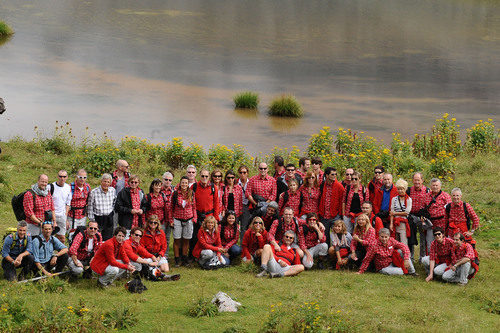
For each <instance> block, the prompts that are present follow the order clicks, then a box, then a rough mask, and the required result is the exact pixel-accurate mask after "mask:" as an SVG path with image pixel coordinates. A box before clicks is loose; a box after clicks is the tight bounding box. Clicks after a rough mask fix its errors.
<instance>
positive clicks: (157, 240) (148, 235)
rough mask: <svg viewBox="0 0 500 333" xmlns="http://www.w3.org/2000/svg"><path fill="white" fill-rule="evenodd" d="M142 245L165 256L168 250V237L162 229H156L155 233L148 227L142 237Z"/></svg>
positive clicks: (153, 252) (150, 251)
mask: <svg viewBox="0 0 500 333" xmlns="http://www.w3.org/2000/svg"><path fill="white" fill-rule="evenodd" d="M141 245H142V246H144V248H145V249H146V250H147V251H148V252H149V253H152V254H158V255H160V256H162V257H164V256H165V252H166V251H167V237H166V236H165V233H164V232H163V230H161V229H156V232H155V233H153V232H152V231H151V230H149V229H146V230H144V235H143V236H142V238H141Z"/></svg>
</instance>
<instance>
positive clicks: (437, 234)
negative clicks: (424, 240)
mask: <svg viewBox="0 0 500 333" xmlns="http://www.w3.org/2000/svg"><path fill="white" fill-rule="evenodd" d="M442 234H443V233H441V232H436V233H435V234H434V236H441V235H442Z"/></svg>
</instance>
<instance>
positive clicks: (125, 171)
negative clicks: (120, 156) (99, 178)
mask: <svg viewBox="0 0 500 333" xmlns="http://www.w3.org/2000/svg"><path fill="white" fill-rule="evenodd" d="M129 170H130V165H129V164H128V163H127V161H125V160H118V161H116V170H115V171H114V172H113V181H112V182H111V186H112V187H114V188H115V190H116V193H117V194H118V193H120V191H121V190H123V189H124V188H125V187H127V186H128V179H129V177H130V173H129Z"/></svg>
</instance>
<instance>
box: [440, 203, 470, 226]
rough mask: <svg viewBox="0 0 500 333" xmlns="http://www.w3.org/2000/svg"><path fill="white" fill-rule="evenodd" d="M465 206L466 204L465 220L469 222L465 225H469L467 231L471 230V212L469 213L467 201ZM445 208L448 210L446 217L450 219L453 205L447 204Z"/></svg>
mask: <svg viewBox="0 0 500 333" xmlns="http://www.w3.org/2000/svg"><path fill="white" fill-rule="evenodd" d="M463 204H464V214H465V219H466V220H467V222H465V223H466V224H467V229H468V230H470V217H469V212H468V211H467V205H466V203H465V201H463ZM444 208H445V210H446V216H447V217H448V218H449V217H450V211H451V204H450V203H448V204H446V206H444Z"/></svg>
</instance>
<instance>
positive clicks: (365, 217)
mask: <svg viewBox="0 0 500 333" xmlns="http://www.w3.org/2000/svg"><path fill="white" fill-rule="evenodd" d="M360 219H363V220H366V224H365V226H364V230H361V227H360V226H359V224H358V223H357V222H358V221H359V220H360ZM371 227H372V225H371V223H370V217H369V216H368V215H366V214H360V215H358V217H357V218H356V226H355V227H354V232H356V231H357V232H360V233H361V234H364V233H365V232H366V231H367V230H368V229H370V228H371Z"/></svg>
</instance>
